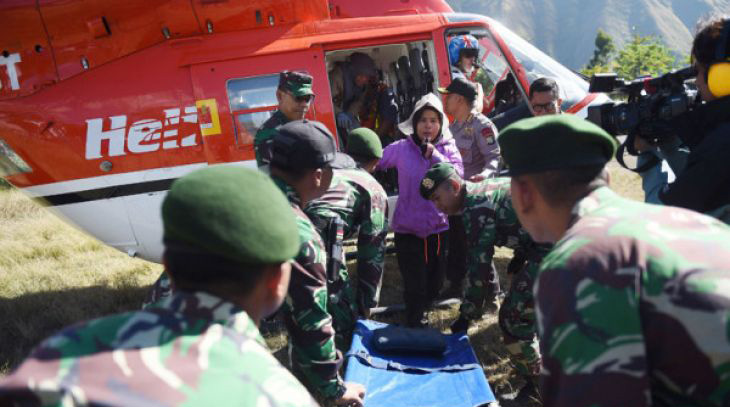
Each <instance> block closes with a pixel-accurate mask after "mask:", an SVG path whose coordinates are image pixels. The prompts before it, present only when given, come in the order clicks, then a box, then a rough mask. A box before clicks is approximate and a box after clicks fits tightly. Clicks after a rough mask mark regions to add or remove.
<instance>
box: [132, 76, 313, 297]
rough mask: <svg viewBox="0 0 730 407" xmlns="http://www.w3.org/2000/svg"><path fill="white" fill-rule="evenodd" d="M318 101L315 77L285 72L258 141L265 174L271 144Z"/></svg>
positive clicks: (157, 289) (164, 286) (157, 286)
mask: <svg viewBox="0 0 730 407" xmlns="http://www.w3.org/2000/svg"><path fill="white" fill-rule="evenodd" d="M312 98H314V91H313V90H312V77H311V76H309V75H307V74H305V73H302V72H290V71H283V72H281V73H280V74H279V87H278V88H277V89H276V100H277V101H278V102H279V109H278V110H277V111H275V112H274V114H273V116H271V117H270V118H269V119H268V120H267V121H266V122H264V124H263V125H262V126H261V128H260V129H259V130H258V131H257V132H256V136H255V137H254V143H253V144H254V152H255V154H256V165H258V167H259V168H260V169H262V170H264V171H268V169H269V160H270V156H271V151H270V143H271V138H272V137H273V136H274V134H275V131H276V129H277V128H278V127H279V126H282V125H284V124H286V123H288V122H290V121H292V120H301V119H303V118H304V116H305V115H306V114H307V110H309V104H310V102H311V101H312ZM172 289H173V287H172V284H171V282H170V279H169V278H168V277H167V276H166V275H165V273H162V275H160V278H158V279H157V281H155V283H154V284H153V285H152V287H151V288H150V290H149V292H148V293H147V297H146V298H145V300H144V303H143V305H142V308H147V307H149V306H150V305H152V304H154V303H156V302H158V301H160V300H162V299H163V298H167V297H169V296H170V295H172Z"/></svg>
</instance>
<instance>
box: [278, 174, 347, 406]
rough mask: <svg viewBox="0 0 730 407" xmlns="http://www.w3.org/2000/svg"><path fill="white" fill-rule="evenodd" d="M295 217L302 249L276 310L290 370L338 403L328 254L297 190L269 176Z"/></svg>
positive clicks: (339, 391) (340, 384) (339, 384)
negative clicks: (284, 335)
mask: <svg viewBox="0 0 730 407" xmlns="http://www.w3.org/2000/svg"><path fill="white" fill-rule="evenodd" d="M272 179H273V180H274V183H275V184H276V185H277V186H278V187H279V188H280V189H281V191H282V192H284V194H285V195H286V197H287V198H288V199H289V202H290V203H291V206H292V208H293V209H294V212H295V214H296V217H297V225H298V227H299V238H300V240H301V244H302V246H301V249H300V251H299V254H298V255H297V256H296V257H295V258H294V260H295V262H294V264H293V267H292V272H291V281H290V283H289V292H288V294H287V297H286V301H285V303H284V305H283V306H282V308H281V311H282V314H283V316H284V322H285V323H286V327H287V330H288V331H289V337H290V349H291V358H292V365H293V366H292V367H293V369H294V372H295V374H296V375H297V376H298V377H299V378H300V379H301V380H302V382H303V383H304V384H305V385H306V386H307V388H309V389H310V391H312V392H313V393H316V394H317V395H318V396H321V397H323V398H325V399H337V398H339V397H340V396H342V394H343V393H344V391H345V387H344V382H343V381H342V379H341V378H340V376H339V373H338V369H339V367H340V364H341V363H342V354H341V353H340V352H338V351H337V349H336V348H335V330H334V328H333V326H332V325H333V319H332V316H331V314H330V312H329V308H328V293H327V292H328V290H327V272H326V265H327V252H326V251H325V249H324V244H323V243H322V239H321V237H320V236H319V233H318V232H317V230H316V229H315V227H314V225H312V222H311V221H310V220H309V218H308V217H307V215H306V214H304V212H303V211H302V209H301V200H300V199H299V196H298V195H297V193H296V191H295V190H294V189H293V188H292V187H291V186H289V185H287V184H286V183H285V182H284V181H283V180H282V179H281V178H278V177H272Z"/></svg>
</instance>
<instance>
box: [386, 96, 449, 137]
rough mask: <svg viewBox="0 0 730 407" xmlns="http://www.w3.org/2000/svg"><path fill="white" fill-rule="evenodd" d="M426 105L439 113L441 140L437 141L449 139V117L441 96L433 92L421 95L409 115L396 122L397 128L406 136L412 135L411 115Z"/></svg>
mask: <svg viewBox="0 0 730 407" xmlns="http://www.w3.org/2000/svg"><path fill="white" fill-rule="evenodd" d="M426 106H430V107H432V108H434V109H436V111H437V112H439V114H440V115H441V140H439V143H441V142H444V141H447V140H450V139H451V138H452V136H451V132H450V131H449V118H448V117H447V116H446V113H444V105H443V104H442V103H441V98H440V97H438V96H436V95H434V94H433V93H427V94H425V95H423V97H422V98H420V99H419V100H418V102H416V106H415V107H414V108H413V112H412V113H411V116H410V117H408V119H406V120H404V121H402V122H401V123H400V124H398V129H399V130H400V131H401V132H402V133H403V134H405V135H406V136H411V135H413V132H414V129H413V116H415V115H416V112H418V111H419V110H421V109H423V108H424V107H426Z"/></svg>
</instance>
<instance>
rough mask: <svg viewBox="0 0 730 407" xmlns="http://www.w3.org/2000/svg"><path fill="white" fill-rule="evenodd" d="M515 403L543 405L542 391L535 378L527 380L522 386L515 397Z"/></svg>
mask: <svg viewBox="0 0 730 407" xmlns="http://www.w3.org/2000/svg"><path fill="white" fill-rule="evenodd" d="M514 402H515V404H517V405H519V406H537V405H542V398H540V391H539V390H538V388H537V385H536V384H535V382H534V380H529V379H528V380H527V381H526V382H525V385H524V386H522V388H521V389H520V391H519V392H518V393H517V396H515V398H514Z"/></svg>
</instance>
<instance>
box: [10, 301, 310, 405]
mask: <svg viewBox="0 0 730 407" xmlns="http://www.w3.org/2000/svg"><path fill="white" fill-rule="evenodd" d="M4 397H12V398H13V400H16V401H19V402H20V403H21V404H19V405H24V406H40V405H44V406H49V405H57V406H60V405H63V406H87V405H95V406H102V405H103V406H178V405H180V406H182V405H210V406H259V405H271V406H316V405H317V404H316V402H315V401H314V400H313V399H312V397H311V396H310V395H309V394H308V393H307V391H306V389H305V388H304V387H303V386H302V385H301V384H300V383H299V382H298V381H297V380H296V379H295V378H294V376H292V375H291V373H289V371H287V370H286V369H285V368H284V367H283V366H281V364H279V362H277V361H276V359H274V357H273V356H271V354H270V353H269V350H268V348H267V347H266V343H265V342H264V340H263V338H262V337H261V335H260V334H259V331H258V328H257V327H256V325H255V324H254V321H252V320H251V319H250V318H249V316H248V315H247V314H246V312H244V311H243V310H242V309H240V308H238V307H237V306H235V305H234V304H232V303H230V302H227V301H225V300H223V299H221V298H218V297H215V296H213V295H210V294H206V293H203V292H196V293H187V292H182V291H180V292H177V293H175V294H174V295H173V296H172V297H170V298H167V299H165V300H164V301H162V302H161V303H160V304H159V306H158V307H155V308H150V309H148V310H146V311H137V312H129V313H125V314H117V315H112V316H108V317H103V318H99V319H95V320H91V321H87V322H83V323H80V324H78V325H75V326H72V327H69V328H67V329H65V330H63V331H61V332H60V333H58V334H56V335H55V336H53V337H51V338H49V339H47V340H46V341H44V342H43V343H41V345H40V346H39V347H38V348H36V349H35V351H34V352H33V354H32V355H31V356H30V357H29V358H28V359H27V360H26V361H25V363H23V364H22V365H21V366H20V367H19V368H18V369H17V370H16V371H15V372H13V374H11V375H10V376H8V377H6V378H5V379H3V380H2V381H0V404H2V405H9V403H8V404H6V403H5V401H9V400H7V399H4ZM4 400H5V401H4ZM20 400H22V401H20ZM26 401H27V402H26Z"/></svg>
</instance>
